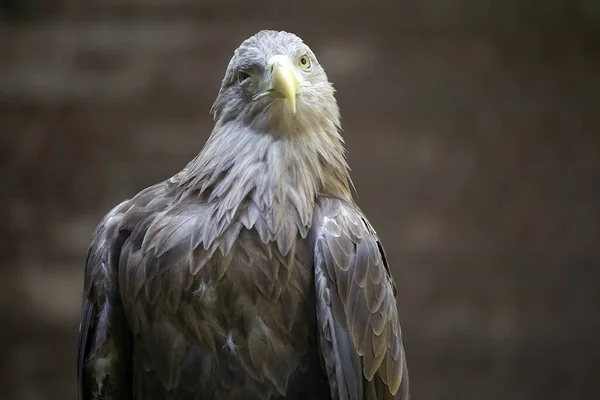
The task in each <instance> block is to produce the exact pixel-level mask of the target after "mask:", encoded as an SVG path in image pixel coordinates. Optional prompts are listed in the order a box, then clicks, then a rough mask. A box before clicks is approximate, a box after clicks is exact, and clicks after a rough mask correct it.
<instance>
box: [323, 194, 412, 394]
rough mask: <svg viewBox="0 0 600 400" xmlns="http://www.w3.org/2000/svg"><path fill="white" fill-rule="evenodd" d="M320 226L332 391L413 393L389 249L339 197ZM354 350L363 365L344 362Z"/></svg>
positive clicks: (325, 351)
mask: <svg viewBox="0 0 600 400" xmlns="http://www.w3.org/2000/svg"><path fill="white" fill-rule="evenodd" d="M314 228H315V229H316V231H315V235H316V237H315V245H314V249H315V278H316V282H317V303H318V310H319V312H318V319H319V327H320V348H321V354H322V357H323V359H324V365H325V369H326V371H327V374H328V376H329V380H330V387H331V390H332V396H333V397H334V398H337V397H336V396H337V395H339V398H357V399H362V398H363V394H364V396H366V398H367V399H373V400H375V399H388V398H389V399H392V398H397V399H403V400H406V399H408V375H407V374H406V359H405V355H404V350H403V344H402V337H401V332H400V322H399V317H398V312H397V309H396V299H395V285H394V282H393V279H392V277H391V275H390V274H389V270H388V266H387V263H386V260H385V254H384V253H383V247H382V246H381V244H380V243H379V241H378V239H377V237H376V236H375V233H374V231H373V230H372V228H371V227H370V225H369V224H368V222H367V221H366V219H365V218H364V217H363V216H362V215H361V214H360V211H359V210H358V209H356V208H355V207H352V206H349V205H347V204H345V203H343V202H341V201H338V200H330V199H328V200H325V201H323V202H322V204H321V205H320V209H319V212H318V213H317V214H316V215H315V226H314ZM348 344H350V346H349V345H348ZM352 355H354V357H357V362H356V363H352V362H343V360H352ZM357 372H358V374H359V375H358V376H360V378H359V379H358V380H357V379H356V376H357ZM359 381H360V382H361V384H364V385H366V388H365V389H364V393H363V389H362V386H361V385H359V384H358V382H359ZM401 385H402V386H403V388H402V390H400V386H401Z"/></svg>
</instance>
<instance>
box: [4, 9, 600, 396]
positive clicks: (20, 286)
mask: <svg viewBox="0 0 600 400" xmlns="http://www.w3.org/2000/svg"><path fill="white" fill-rule="evenodd" d="M2 4H3V9H4V14H3V19H2V29H1V30H0V124H1V125H0V127H1V130H0V133H1V135H0V146H1V147H0V148H1V151H0V165H1V170H0V179H1V181H0V182H1V184H0V190H1V192H0V201H1V204H0V218H1V219H0V220H1V221H2V223H1V224H0V234H1V239H2V240H1V244H0V246H1V250H2V253H1V254H2V258H1V261H0V315H1V318H2V321H1V324H2V326H1V327H0V346H1V348H0V351H1V352H0V398H1V399H7V400H13V399H14V400H36V399H52V400H54V399H74V398H75V392H74V390H75V349H76V337H77V326H78V319H79V304H80V294H81V287H82V267H83V261H84V258H85V251H86V247H87V244H88V241H89V239H90V235H91V232H92V229H93V228H94V226H95V224H96V223H97V222H98V221H99V219H100V218H101V216H102V215H103V214H104V213H105V212H106V211H108V209H109V208H110V207H111V206H112V205H114V204H116V203H117V202H118V201H120V200H121V199H124V198H126V197H129V196H132V195H133V194H135V193H136V192H137V191H138V190H140V189H142V188H143V187H145V186H147V185H149V184H151V183H154V182H156V181H158V180H161V179H164V178H166V177H168V176H170V175H172V174H173V173H175V172H176V171H177V170H179V169H180V168H181V167H182V166H183V165H185V163H186V162H187V161H188V160H189V159H190V158H192V157H193V156H194V155H195V154H196V153H197V152H198V151H199V149H200V148H201V146H202V145H203V143H204V141H205V140H206V138H207V135H208V133H209V132H210V129H211V126H212V121H211V118H210V116H209V114H208V110H209V108H210V106H211V104H212V101H213V99H214V97H215V95H216V93H217V90H218V87H219V84H220V79H221V78H222V75H223V72H224V69H225V67H226V65H227V62H228V61H229V58H230V56H231V54H232V51H233V50H234V49H235V47H237V46H238V44H239V43H240V42H241V41H242V40H243V39H245V38H246V37H248V36H250V35H252V34H253V33H255V32H256V31H258V30H260V29H263V28H275V29H286V30H290V31H293V32H295V33H297V34H299V35H300V36H301V37H303V38H304V39H305V41H306V42H307V43H308V44H309V45H310V46H311V47H312V48H313V49H314V50H315V52H316V54H317V56H318V57H319V58H320V60H321V62H322V64H323V65H324V66H325V68H326V70H327V72H328V74H329V77H330V79H331V80H332V81H333V82H334V83H335V85H336V87H337V89H338V99H339V103H340V106H341V110H342V116H343V126H344V135H345V137H346V140H347V147H348V149H349V160H350V164H351V166H352V169H353V177H354V179H355V183H356V186H357V188H358V192H359V194H360V198H359V204H360V205H361V207H362V208H363V209H364V211H365V212H366V213H367V215H368V216H369V218H370V219H371V221H372V223H373V224H374V225H375V227H376V229H377V230H378V232H379V234H380V236H381V238H382V240H383V242H384V245H385V246H386V248H387V250H388V253H389V258H390V260H391V262H392V264H393V273H394V275H395V278H396V280H397V282H398V285H399V288H400V295H399V308H400V313H401V317H402V323H403V329H404V332H405V335H406V346H407V351H408V357H409V367H410V372H411V379H412V391H413V398H414V399H416V400H419V399H448V400H450V399H457V400H471V399H472V400H483V399H486V400H487V399H490V400H493V399H503V400H504V399H511V400H521V399H523V400H525V399H596V398H600V382H599V381H598V379H600V336H599V335H600V288H599V285H600V246H599V245H600V213H599V212H600V136H599V134H600V132H599V129H598V120H599V116H598V112H599V105H600V81H599V78H600V51H599V50H600V46H599V43H600V40H599V39H600V35H599V33H600V26H599V25H600V2H598V1H597V0H587V1H583V0H579V1H577V0H504V1H502V0H497V1H492V0H487V1H482V0H453V1H452V0H447V1H440V0H438V1H433V0H427V1H425V0H403V1H400V0H398V1H395V2H394V1H378V2H373V3H369V2H359V1H355V0H346V1H333V0H320V1H319V0H302V1H294V2H286V1H279V2H273V3H269V4H266V3H261V2H255V1H240V0H219V1H217V0H212V1H193V0H169V1H166V0H165V1H163V0H120V1H116V0H104V1H100V0H94V1H90V0H88V1H80V0H53V1H50V0H46V1H42V0H37V1H36V0H29V1H24V0H21V1H18V0H3V1H2ZM287 7H289V8H287Z"/></svg>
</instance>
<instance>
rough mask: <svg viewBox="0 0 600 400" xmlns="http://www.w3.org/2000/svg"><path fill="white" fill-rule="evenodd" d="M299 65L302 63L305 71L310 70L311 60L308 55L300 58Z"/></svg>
mask: <svg viewBox="0 0 600 400" xmlns="http://www.w3.org/2000/svg"><path fill="white" fill-rule="evenodd" d="M299 63H300V66H301V67H302V68H304V69H309V68H310V58H309V57H308V55H307V54H304V55H303V56H302V57H300V60H299Z"/></svg>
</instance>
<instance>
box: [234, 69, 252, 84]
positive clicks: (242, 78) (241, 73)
mask: <svg viewBox="0 0 600 400" xmlns="http://www.w3.org/2000/svg"><path fill="white" fill-rule="evenodd" d="M237 79H238V82H239V83H242V82H244V81H245V80H246V79H250V74H249V73H247V72H246V71H238V73H237Z"/></svg>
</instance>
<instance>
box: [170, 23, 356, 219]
mask: <svg viewBox="0 0 600 400" xmlns="http://www.w3.org/2000/svg"><path fill="white" fill-rule="evenodd" d="M334 93H335V90H334V89H333V85H332V84H331V83H330V82H329V80H328V78H327V74H326V73H325V71H324V69H323V67H322V66H321V65H320V64H319V61H318V60H317V57H316V56H315V54H314V53H313V51H312V50H311V49H310V48H309V47H308V46H307V45H306V44H304V42H303V41H302V39H300V38H299V37H298V36H296V35H294V34H292V33H289V32H284V31H272V30H263V31H260V32H258V33H257V34H255V35H254V36H252V37H250V38H248V39H246V40H245V41H244V42H243V43H242V44H241V45H240V46H239V47H238V48H237V49H236V50H235V52H234V54H233V57H232V58H231V61H230V62H229V65H228V67H227V70H226V72H225V77H224V78H223V81H222V84H221V88H220V90H219V93H218V95H217V98H216V100H215V102H214V104H213V106H212V109H211V112H212V113H213V115H214V118H215V126H214V128H213V131H212V133H211V135H210V137H209V139H208V141H207V142H206V145H205V146H204V148H203V149H202V151H201V152H200V154H199V155H198V156H197V157H196V158H195V159H194V160H192V162H191V163H190V164H188V166H187V167H186V168H185V169H184V171H182V172H181V173H180V174H178V176H176V177H175V178H174V179H175V180H179V181H180V183H179V187H180V188H183V189H184V190H185V191H189V192H190V193H195V191H196V190H199V191H200V193H205V190H206V188H215V190H213V191H212V192H211V193H212V196H219V197H223V196H232V197H234V199H233V200H231V203H232V204H233V203H237V202H240V201H242V199H243V198H244V197H243V196H245V195H246V194H247V193H248V192H249V191H252V190H254V188H259V189H257V190H258V192H262V191H263V190H266V189H264V188H269V190H275V191H277V192H278V193H283V194H284V193H287V191H288V190H289V188H290V187H294V188H296V189H297V190H299V191H300V192H301V193H302V196H301V197H302V198H303V199H304V203H306V204H307V206H306V207H310V204H312V203H313V201H314V198H315V196H317V195H321V194H323V195H328V196H333V197H337V198H343V199H345V200H346V201H349V202H351V201H352V195H351V193H350V185H351V180H350V176H349V174H348V165H347V163H346V159H345V149H344V145H343V143H344V141H343V139H342V137H341V135H340V133H339V131H340V113H339V109H338V105H337V102H336V100H335V96H334ZM239 187H243V188H244V189H243V190H239ZM255 193H257V192H255ZM283 194H282V196H283ZM267 197H268V198H271V197H270V195H269V196H267ZM211 198H212V197H211Z"/></svg>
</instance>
